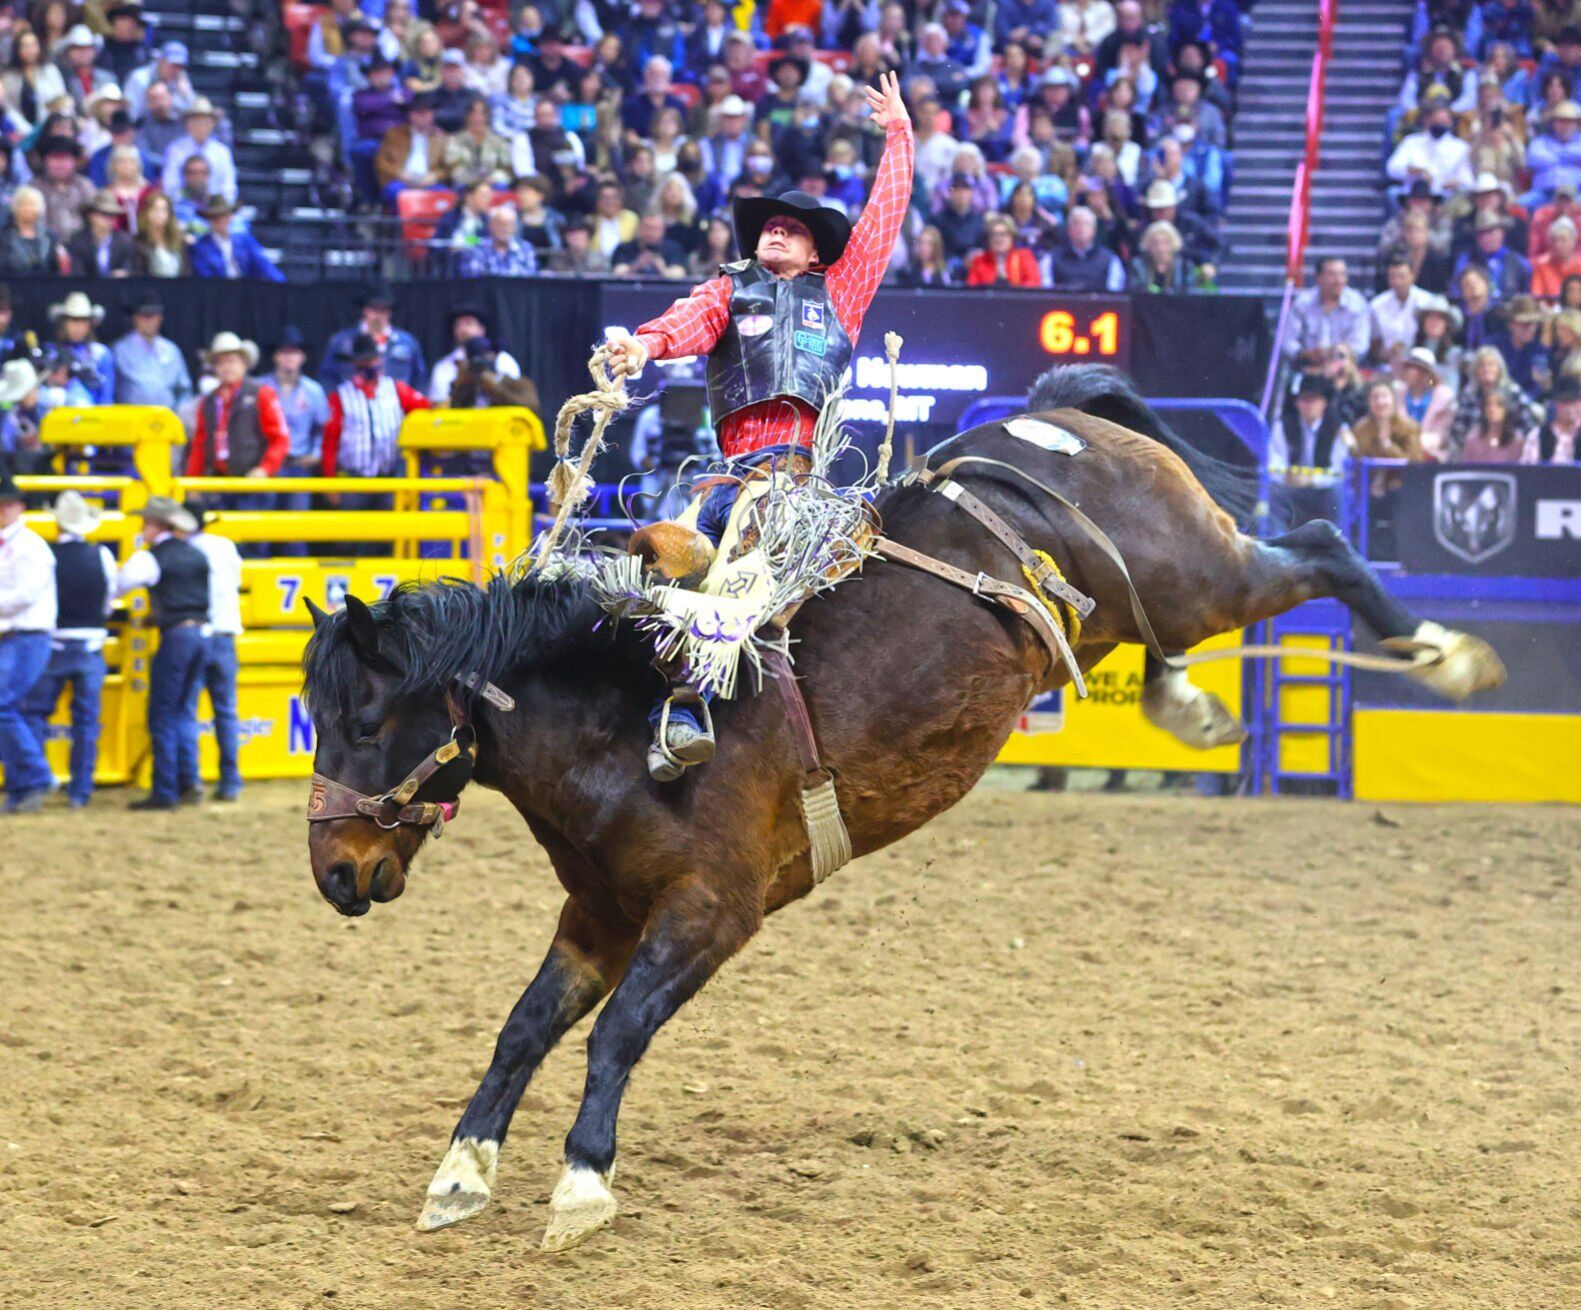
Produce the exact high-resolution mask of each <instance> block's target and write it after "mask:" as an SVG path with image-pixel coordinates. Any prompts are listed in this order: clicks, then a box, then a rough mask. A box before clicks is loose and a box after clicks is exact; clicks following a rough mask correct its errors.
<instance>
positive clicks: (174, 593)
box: [115, 496, 209, 810]
mask: <svg viewBox="0 0 1581 1310" xmlns="http://www.w3.org/2000/svg"><path fill="white" fill-rule="evenodd" d="M140 513H141V514H142V516H143V541H144V545H143V547H142V548H141V549H140V550H136V551H133V552H132V555H131V557H130V558H129V559H128V560H127V561H126V563H125V564H123V565H121V568H120V571H119V572H118V573H117V574H116V575H115V594H116V595H117V596H124V595H126V593H127V592H129V591H136V590H137V589H138V588H140V587H146V588H147V589H148V597H149V603H150V605H151V606H152V609H153V619H154V626H155V627H157V628H158V629H159V649H158V650H156V651H155V652H154V658H153V662H152V664H151V665H150V666H149V671H148V740H149V744H150V745H151V746H152V748H153V755H154V780H153V782H154V785H153V790H151V791H150V792H149V793H148V795H147V796H145V797H144V798H143V799H142V800H139V801H133V802H132V804H131V805H130V806H129V807H128V808H130V809H134V810H173V809H175V808H176V807H177V806H178V805H180V804H181V803H182V802H183V801H186V802H187V803H189V804H191V803H193V802H195V801H198V800H201V799H202V793H201V792H198V793H196V794H193V792H192V791H190V790H188V791H186V792H183V791H182V789H181V784H180V777H181V774H180V760H181V753H182V751H183V750H187V751H189V752H190V753H191V755H192V756H193V757H194V758H196V756H197V751H198V720H197V714H196V712H195V709H193V708H190V706H191V705H192V704H194V701H193V688H194V687H196V686H197V684H198V681H199V679H200V678H201V677H202V676H203V661H204V659H205V657H206V655H207V653H208V647H207V643H206V641H205V639H204V635H203V630H204V628H205V627H206V626H207V625H208V621H209V562H208V559H207V558H206V557H205V556H204V554H203V552H202V551H200V550H199V549H198V548H197V547H196V546H194V545H193V544H192V542H191V541H190V540H189V538H190V537H191V536H192V534H193V533H195V532H196V531H197V530H198V521H197V520H196V519H195V518H193V517H192V515H191V514H189V513H188V512H187V511H186V510H185V509H183V508H182V507H181V506H180V505H179V504H177V503H176V502H175V501H173V500H171V499H170V498H169V497H168V496H150V497H149V498H148V503H147V504H146V505H144V506H143V508H142V510H141V511H140Z"/></svg>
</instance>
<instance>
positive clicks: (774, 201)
mask: <svg viewBox="0 0 1581 1310" xmlns="http://www.w3.org/2000/svg"><path fill="white" fill-rule="evenodd" d="M731 216H732V217H733V218H734V219H735V224H736V249H737V250H739V251H740V252H741V253H742V254H743V255H746V256H750V255H751V254H752V253H753V252H754V251H756V250H757V248H758V238H759V237H760V236H762V235H763V229H764V227H765V226H766V225H767V224H768V221H769V219H771V218H794V219H795V220H796V221H797V222H799V223H805V224H806V225H807V230H808V231H809V232H811V233H812V242H813V247H814V249H816V250H817V252H818V262H819V263H820V264H825V265H828V264H832V263H834V261H835V260H837V259H839V258H840V256H841V255H842V254H844V253H845V245H846V242H848V241H849V240H850V239H851V220H850V219H848V218H847V217H846V216H845V215H844V214H842V213H841V212H840V211H839V210H838V209H830V208H829V207H828V206H826V205H820V204H819V203H818V199H817V197H816V196H810V195H808V194H807V193H806V192H805V191H786V192H785V193H784V194H783V195H779V196H746V197H744V198H742V199H740V200H737V201H736V203H735V204H734V205H733V206H731Z"/></svg>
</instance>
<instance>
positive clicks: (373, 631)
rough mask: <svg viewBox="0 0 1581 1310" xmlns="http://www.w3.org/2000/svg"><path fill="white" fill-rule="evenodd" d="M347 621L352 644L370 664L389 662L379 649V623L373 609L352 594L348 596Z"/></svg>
mask: <svg viewBox="0 0 1581 1310" xmlns="http://www.w3.org/2000/svg"><path fill="white" fill-rule="evenodd" d="M346 623H347V626H348V630H349V631H350V633H351V644H352V645H354V646H355V647H356V648H357V651H358V653H359V654H360V655H361V656H362V658H363V660H364V661H366V662H367V663H369V664H388V663H389V660H388V659H387V658H386V657H385V654H384V652H383V651H382V650H380V649H379V625H378V624H377V623H375V622H374V621H373V611H371V610H370V609H369V608H368V607H367V606H366V605H364V604H363V603H362V602H361V601H360V600H358V599H357V598H356V597H355V596H353V595H351V594H349V593H348V594H347V596H346Z"/></svg>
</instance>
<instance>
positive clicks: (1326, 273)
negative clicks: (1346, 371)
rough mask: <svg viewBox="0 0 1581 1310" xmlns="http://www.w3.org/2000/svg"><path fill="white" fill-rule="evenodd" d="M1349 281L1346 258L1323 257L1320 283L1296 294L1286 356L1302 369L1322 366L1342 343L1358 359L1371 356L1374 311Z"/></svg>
mask: <svg viewBox="0 0 1581 1310" xmlns="http://www.w3.org/2000/svg"><path fill="white" fill-rule="evenodd" d="M1349 283H1350V274H1349V270H1348V269H1347V268H1346V265H1345V261H1344V260H1343V259H1341V258H1339V257H1338V256H1336V255H1326V256H1321V257H1319V259H1318V261H1317V285H1316V286H1314V287H1309V288H1308V289H1307V290H1305V291H1303V292H1301V293H1300V294H1299V295H1297V296H1296V298H1295V300H1294V302H1293V304H1292V306H1291V314H1290V331H1289V333H1288V334H1287V336H1286V337H1285V347H1284V348H1285V354H1286V356H1287V357H1289V358H1290V359H1291V360H1292V361H1294V362H1295V363H1297V364H1298V365H1299V366H1300V367H1301V368H1303V369H1305V370H1309V371H1310V370H1315V369H1321V368H1322V367H1323V366H1324V365H1325V364H1327V363H1328V362H1329V361H1330V360H1332V359H1333V358H1334V353H1335V348H1336V347H1337V346H1341V345H1344V346H1348V347H1349V348H1350V352H1351V355H1352V356H1353V357H1354V358H1356V359H1365V358H1366V357H1367V352H1368V351H1369V350H1370V349H1371V346H1372V325H1371V315H1372V311H1371V309H1370V307H1369V306H1368V304H1367V302H1366V301H1365V300H1363V299H1362V297H1361V293H1360V292H1358V291H1357V290H1356V289H1355V288H1354V287H1352V286H1350V284H1349Z"/></svg>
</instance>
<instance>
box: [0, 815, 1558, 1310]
mask: <svg viewBox="0 0 1581 1310" xmlns="http://www.w3.org/2000/svg"><path fill="white" fill-rule="evenodd" d="M304 792H305V789H304V787H303V786H301V785H299V784H274V785H268V786H255V787H253V788H251V789H249V791H248V792H247V794H246V797H245V799H244V801H243V803H242V804H241V805H240V806H239V807H235V808H226V809H223V810H222V809H220V808H218V807H211V808H209V809H208V810H207V811H205V812H202V813H197V814H191V815H183V816H181V817H180V818H170V817H167V816H162V815H160V816H152V817H145V818H141V819H139V818H137V817H135V816H132V815H129V814H127V813H126V812H125V811H124V809H122V808H121V807H122V806H123V805H124V803H125V797H124V796H119V795H113V794H111V795H106V796H103V797H102V798H101V799H100V801H99V802H96V804H95V806H94V807H93V808H92V809H91V810H90V811H88V812H87V813H86V814H85V815H68V814H66V813H65V812H51V813H49V814H47V815H45V816H42V817H40V818H37V819H13V820H6V821H0V823H3V826H0V849H3V851H4V859H3V861H0V960H3V961H4V963H3V965H0V978H3V979H4V983H5V987H4V995H5V1001H4V1012H3V1018H0V1304H4V1305H6V1306H29V1307H31V1306H70V1307H74V1308H83V1307H92V1308H93V1310H103V1308H104V1307H121V1306H130V1307H153V1306H157V1307H162V1308H163V1307H171V1308H181V1307H203V1308H204V1310H212V1308H215V1307H219V1308H224V1310H228V1308H230V1307H252V1306H265V1307H305V1306H318V1307H322V1306H339V1307H364V1306H366V1307H401V1308H403V1310H404V1308H407V1307H410V1308H412V1310H419V1308H421V1310H428V1308H430V1307H495V1306H510V1307H534V1306H542V1307H576V1306H583V1305H588V1306H605V1307H620V1308H621V1310H626V1308H638V1307H685V1308H686V1310H697V1308H702V1310H712V1307H760V1306H761V1307H773V1310H800V1308H802V1307H861V1308H863V1310H866V1308H868V1307H890V1306H895V1307H899V1306H916V1305H927V1306H944V1307H951V1308H954V1307H987V1306H995V1307H997V1306H1007V1307H1017V1306H1024V1305H1033V1306H1090V1307H1125V1308H1126V1310H1135V1308H1137V1307H1142V1308H1144V1310H1150V1308H1151V1307H1169V1306H1187V1305H1189V1306H1215V1307H1221V1306H1222V1307H1245V1306H1302V1307H1307V1306H1327V1305H1333V1306H1336V1307H1379V1308H1382V1307H1390V1308H1395V1307H1423V1308H1424V1310H1426V1308H1430V1310H1445V1308H1446V1307H1478V1308H1479V1310H1486V1308H1487V1307H1504V1306H1508V1307H1520V1308H1521V1310H1532V1308H1534V1307H1567V1306H1577V1305H1581V1170H1578V1168H1577V1161H1578V1159H1581V1123H1578V1115H1577V1111H1578V1109H1581V1087H1578V1082H1577V1068H1576V1063H1577V1060H1578V1057H1581V1008H1578V1001H1581V990H1578V989H1581V979H1578V977H1577V974H1576V961H1577V959H1578V958H1581V956H1578V948H1581V886H1578V868H1577V863H1578V857H1577V852H1578V850H1581V812H1578V811H1576V810H1562V809H1515V808H1483V809H1472V808H1465V809H1450V808H1442V809H1438V808H1407V807H1391V808H1388V809H1387V810H1386V811H1384V812H1379V811H1378V810H1376V808H1375V807H1371V806H1363V805H1356V806H1341V805H1337V804H1331V803H1327V802H1320V801H1286V802H1251V801H1239V802H1236V801H1204V800H1197V799H1185V798H1178V797H1170V796H1148V797H1124V796H1107V795H1080V796H1050V795H1043V794H1022V793H1018V792H1012V791H1009V790H1006V789H1003V788H998V789H995V788H983V789H979V791H978V792H977V793H976V794H974V795H973V796H972V797H970V798H969V799H968V800H967V801H966V802H965V803H964V804H962V805H961V806H960V807H959V808H958V809H957V810H955V811H954V812H953V813H951V814H949V815H946V816H945V817H944V818H943V819H942V820H941V821H939V822H937V823H936V824H934V825H933V826H932V827H930V828H928V829H925V830H924V831H923V832H921V833H919V834H917V835H916V836H914V837H913V838H911V839H910V840H909V841H907V842H905V843H903V844H902V845H900V846H898V847H896V848H893V849H892V850H889V851H886V852H882V853H880V854H878V855H876V856H873V857H871V858H869V859H867V860H865V861H863V862H861V863H859V864H857V865H855V866H853V867H852V868H850V869H848V870H845V871H843V872H841V873H840V874H838V875H836V877H835V878H834V880H833V881H832V882H831V883H830V884H828V885H827V886H826V887H825V888H823V889H822V890H821V891H819V892H817V893H815V894H814V895H813V896H812V897H811V898H810V899H809V900H808V901H807V902H805V903H803V904H802V905H800V906H797V907H794V908H792V909H791V910H789V911H787V912H785V913H784V914H783V915H780V916H778V917H777V918H775V919H773V920H771V921H770V922H769V924H768V926H767V927H766V929H765V931H764V932H763V934H762V935H761V936H760V937H759V938H758V940H757V941H756V942H754V943H753V944H752V946H751V947H750V948H749V949H748V950H747V951H746V952H745V953H744V954H743V955H742V956H741V957H740V958H738V959H737V960H736V961H735V962H734V963H733V964H732V965H731V966H729V967H728V968H727V969H726V970H725V972H724V973H723V974H722V976H721V977H720V978H718V979H717V980H716V981H715V982H714V983H713V984H712V985H711V986H709V987H708V988H707V989H706V990H705V991H704V992H703V994H702V995H701V996H700V997H698V999H697V1000H696V1001H694V1002H693V1003H692V1004H691V1005H690V1006H689V1007H687V1008H686V1009H685V1010H684V1011H683V1012H682V1013H681V1015H680V1016H679V1017H678V1018H677V1019H676V1020H675V1021H673V1022H672V1023H671V1024H670V1025H669V1026H668V1027H667V1028H666V1029H665V1030H664V1031H663V1032H662V1033H661V1034H660V1035H659V1038H658V1039H657V1040H656V1041H655V1043H654V1046H653V1049H652V1051H651V1052H650V1054H649V1055H648V1058H647V1059H646V1061H645V1062H644V1063H643V1064H642V1066H641V1067H640V1068H639V1070H638V1072H637V1075H636V1077H635V1078H634V1079H633V1082H632V1086H631V1090H630V1093H629V1095H628V1096H627V1099H626V1111H625V1114H624V1117H623V1119H622V1123H621V1146H622V1150H621V1159H620V1168H619V1173H618V1175H617V1178H616V1189H615V1190H616V1192H617V1194H618V1195H619V1196H620V1199H621V1203H622V1207H623V1209H622V1213H621V1216H620V1218H619V1219H618V1220H617V1223H616V1226H615V1228H614V1229H613V1230H611V1231H609V1232H607V1233H604V1234H600V1235H598V1236H596V1237H594V1238H593V1239H592V1241H591V1242H590V1243H589V1244H588V1245H587V1246H585V1247H583V1248H582V1249H580V1250H577V1251H574V1252H572V1253H569V1254H567V1255H563V1256H548V1255H543V1254H540V1252H539V1251H538V1250H537V1242H538V1238H539V1236H540V1234H541V1232H542V1229H543V1225H544V1220H545V1216H546V1202H547V1199H548V1192H549V1189H550V1187H551V1186H552V1185H553V1183H554V1180H555V1177H556V1175H557V1172H558V1163H559V1156H560V1144H561V1141H562V1139H563V1137H564V1134H565V1132H566V1130H567V1128H568V1127H569V1126H570V1123H571V1119H572V1116H573V1114H574V1109H575V1104H576V1098H577V1095H578V1093H579V1090H580V1085H581V1077H582V1070H583V1059H582V1054H583V1052H582V1043H581V1041H580V1040H579V1036H580V1034H578V1035H577V1036H574V1037H573V1038H572V1039H571V1040H569V1041H568V1042H567V1043H566V1044H565V1045H564V1046H563V1047H562V1048H561V1049H560V1050H559V1051H558V1052H556V1053H555V1054H554V1055H553V1056H551V1058H550V1060H549V1062H548V1064H547V1065H546V1066H545V1068H544V1070H543V1072H542V1073H541V1074H540V1076H539V1078H538V1080H537V1081H536V1082H535V1083H534V1084H533V1085H532V1087H531V1088H529V1090H528V1094H527V1097H526V1099H525V1101H524V1102H523V1106H522V1110H521V1112H520V1113H519V1114H518V1116H517V1118H516V1123H515V1126H514V1129H513V1132H512V1134H511V1137H510V1140H509V1142H508V1144H507V1146H506V1150H505V1154H504V1158H503V1159H502V1162H501V1168H500V1178H499V1184H498V1187H497V1189H496V1192H495V1198H496V1199H495V1204H494V1205H493V1206H492V1207H491V1208H490V1209H489V1210H488V1211H487V1212H486V1213H485V1214H483V1215H482V1216H480V1217H479V1218H477V1219H475V1220H473V1221H471V1222H469V1223H466V1224H463V1225H461V1226H460V1227H458V1228H454V1229H449V1230H446V1231H444V1232H441V1233H435V1234H419V1233H417V1232H416V1231H414V1230H413V1228H412V1221H413V1220H414V1219H415V1217H416V1215H417V1211H418V1208H419V1205H420V1203H421V1197H422V1192H423V1189H424V1187H425V1186H426V1184H427V1181H428V1178H429V1176H430V1175H431V1173H432V1171H433V1169H434V1166H435V1165H436V1164H437V1163H438V1160H439V1157H440V1155H441V1154H442V1153H443V1150H444V1147H445V1144H446V1140H447V1137H448V1134H449V1132H450V1129H451V1126H452V1124H453V1123H454V1121H455V1119H456V1117H457V1116H458V1115H459V1113H460V1111H461V1107H462V1106H463V1105H464V1104H465V1100H466V1098H467V1096H468V1094H469V1093H470V1092H471V1090H472V1088H473V1087H474V1085H475V1084H476V1081H477V1079H478V1077H479V1076H480V1075H481V1073H482V1070H483V1067H484V1065H485V1063H486V1061H487V1058H488V1055H489V1052H490V1049H491V1047H492V1044H493V1040H494V1034H495V1032H496V1030H497V1027H498V1025H499V1023H500V1021H501V1020H502V1019H503V1017H504V1015H505V1013H506V1011H507V1010H508V1009H509V1007H510V1005H511V1003H512V1001H513V1000H514V999H515V997H516V995H517V993H518V992H519V991H520V989H521V988H522V986H523V985H524V984H525V983H526V981H527V980H528V978H529V977H530V976H531V974H532V972H533V971H534V969H535V968H536V966H537V963H538V960H539V958H540V956H541V954H542V951H543V948H544V945H545V943H546V941H547V938H548V933H549V930H550V926H551V924H552V922H553V919H554V915H555V912H556V908H557V905H558V901H559V897H558V895H557V889H556V885H555V884H554V882H553V881H552V878H551V876H550V874H549V870H548V865H547V863H546V862H545V861H544V859H543V858H542V856H541V855H540V854H539V853H538V851H537V849H536V848H535V847H533V846H532V845H531V844H530V842H529V840H528V838H527V834H526V832H525V829H524V828H523V827H522V826H521V824H520V822H519V821H518V820H517V819H516V818H515V817H514V815H513V814H512V812H511V811H509V810H508V809H507V808H506V806H505V805H504V803H503V802H501V801H500V800H499V799H498V798H496V797H492V796H487V797H469V798H468V803H467V806H466V808H465V809H464V811H463V813H462V816H461V819H460V820H459V821H458V822H457V823H456V824H455V825H454V826H453V827H452V828H451V830H450V831H449V832H448V833H447V834H446V836H445V838H444V840H443V842H442V843H440V845H439V846H438V847H437V848H436V849H432V850H429V851H427V852H425V854H424V856H423V857H422V859H421V860H420V862H419V864H418V868H417V871H416V874H415V876H414V877H413V879H412V882H411V884H410V885H409V887H408V890H407V893H406V895H405V896H404V897H403V898H402V899H401V900H400V901H398V902H396V903H394V904H392V905H388V906H375V907H374V910H373V913H372V914H371V915H369V916H368V917H367V918H365V919H362V920H357V921H348V920H343V919H340V918H339V917H337V916H336V915H335V914H334V912H333V911H332V910H331V909H330V908H329V907H328V906H327V905H325V904H324V903H323V902H322V901H320V900H319V898H318V896H317V894H316V892H315V891H314V889H313V886H312V883H311V878H310V875H309V872H308V869H307V864H306V852H305V842H304V837H305V825H304V824H303V823H302V821H301V819H300V817H299V815H300V808H301V806H302V804H303V801H304Z"/></svg>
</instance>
